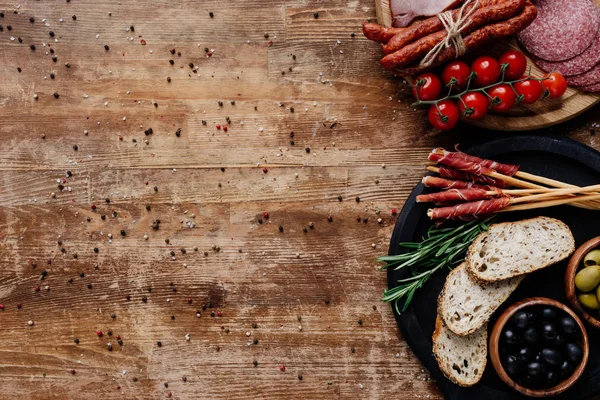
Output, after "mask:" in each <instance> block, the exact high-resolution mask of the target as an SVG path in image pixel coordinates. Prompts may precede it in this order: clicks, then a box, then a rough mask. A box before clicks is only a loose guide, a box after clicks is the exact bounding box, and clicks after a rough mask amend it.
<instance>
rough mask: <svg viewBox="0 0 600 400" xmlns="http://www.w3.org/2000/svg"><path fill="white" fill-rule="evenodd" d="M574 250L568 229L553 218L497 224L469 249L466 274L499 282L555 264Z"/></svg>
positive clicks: (481, 280)
mask: <svg viewBox="0 0 600 400" xmlns="http://www.w3.org/2000/svg"><path fill="white" fill-rule="evenodd" d="M574 250H575V239H574V238H573V234H572V233H571V231H570V230H569V227H568V226H567V225H565V224H564V223H563V222H562V221H559V220H557V219H554V218H548V217H537V218H531V219H527V220H523V221H518V222H505V223H501V224H494V225H492V226H491V227H490V229H489V230H488V231H487V232H483V233H482V234H481V235H479V236H478V237H477V238H475V240H474V241H473V243H472V244H471V247H469V251H468V253H467V258H466V262H467V270H468V272H469V273H470V274H471V276H472V277H473V278H475V279H476V280H478V281H479V282H496V281H501V280H503V279H508V278H512V277H514V276H519V275H523V274H527V273H530V272H533V271H537V270H539V269H542V268H545V267H547V266H549V265H552V264H555V263H557V262H559V261H560V260H563V259H565V258H566V257H568V256H569V255H570V254H571V253H572V252H573V251H574Z"/></svg>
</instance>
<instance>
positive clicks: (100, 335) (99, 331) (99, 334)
mask: <svg viewBox="0 0 600 400" xmlns="http://www.w3.org/2000/svg"><path fill="white" fill-rule="evenodd" d="M96 335H98V337H102V331H101V330H100V329H98V330H97V331H96Z"/></svg>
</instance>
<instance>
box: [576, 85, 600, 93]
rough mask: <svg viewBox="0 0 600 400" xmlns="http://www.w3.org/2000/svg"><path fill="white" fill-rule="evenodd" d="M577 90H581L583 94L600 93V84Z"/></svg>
mask: <svg viewBox="0 0 600 400" xmlns="http://www.w3.org/2000/svg"><path fill="white" fill-rule="evenodd" d="M577 89H579V90H581V91H583V92H589V93H600V83H595V84H593V85H589V86H582V87H578V88H577Z"/></svg>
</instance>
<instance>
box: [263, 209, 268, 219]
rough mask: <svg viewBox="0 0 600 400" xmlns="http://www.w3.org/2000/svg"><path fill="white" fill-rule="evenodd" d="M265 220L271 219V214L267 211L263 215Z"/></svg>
mask: <svg viewBox="0 0 600 400" xmlns="http://www.w3.org/2000/svg"><path fill="white" fill-rule="evenodd" d="M263 218H264V219H269V213H268V212H266V211H265V212H264V213H263Z"/></svg>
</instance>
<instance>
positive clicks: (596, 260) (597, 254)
mask: <svg viewBox="0 0 600 400" xmlns="http://www.w3.org/2000/svg"><path fill="white" fill-rule="evenodd" d="M583 265H584V266H586V267H589V266H592V265H600V250H592V251H590V252H589V253H587V254H586V255H585V257H583Z"/></svg>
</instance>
